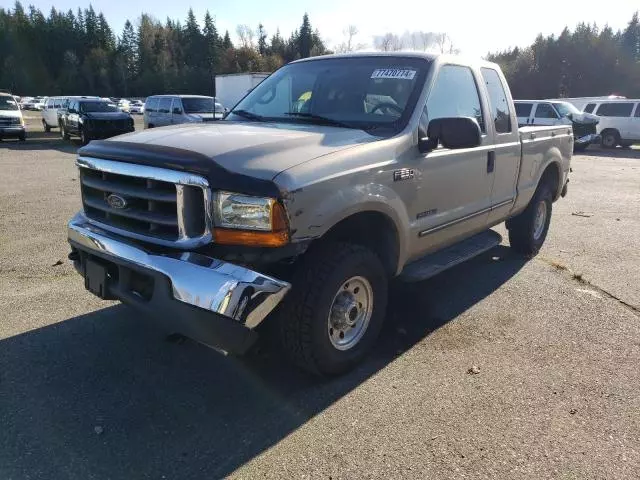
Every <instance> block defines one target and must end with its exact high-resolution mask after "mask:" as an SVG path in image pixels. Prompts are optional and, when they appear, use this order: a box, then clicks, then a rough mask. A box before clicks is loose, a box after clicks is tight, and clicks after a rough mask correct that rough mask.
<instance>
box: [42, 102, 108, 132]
mask: <svg viewBox="0 0 640 480" xmlns="http://www.w3.org/2000/svg"><path fill="white" fill-rule="evenodd" d="M72 98H85V99H90V100H98V99H100V97H95V96H87V95H75V96H65V97H47V99H46V101H45V103H44V109H43V110H42V126H43V127H44V130H45V132H50V131H51V129H52V128H58V127H59V126H60V113H61V110H64V109H65V108H66V107H67V105H68V102H69V100H70V99H72Z"/></svg>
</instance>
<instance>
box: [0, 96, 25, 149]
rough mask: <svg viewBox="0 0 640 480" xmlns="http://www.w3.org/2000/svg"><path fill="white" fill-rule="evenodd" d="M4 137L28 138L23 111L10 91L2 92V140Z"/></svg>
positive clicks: (0, 135) (0, 116)
mask: <svg viewBox="0 0 640 480" xmlns="http://www.w3.org/2000/svg"><path fill="white" fill-rule="evenodd" d="M4 138H17V139H19V140H21V141H23V142H24V141H25V140H26V139H27V134H26V130H25V128H24V119H23V118H22V111H21V110H20V107H19V106H18V103H17V102H16V101H15V99H14V98H13V96H12V95H10V94H8V93H0V141H2V139H4Z"/></svg>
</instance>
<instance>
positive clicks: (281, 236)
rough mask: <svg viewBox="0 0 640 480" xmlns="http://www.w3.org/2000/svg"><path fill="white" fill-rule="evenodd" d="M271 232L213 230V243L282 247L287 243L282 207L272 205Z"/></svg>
mask: <svg viewBox="0 0 640 480" xmlns="http://www.w3.org/2000/svg"><path fill="white" fill-rule="evenodd" d="M271 228H272V229H273V230H272V231H271V232H262V231H255V230H236V229H234V228H215V229H214V231H213V238H214V240H213V241H214V242H215V243H217V244H219V245H246V246H248V247H282V246H284V245H286V244H287V243H289V233H288V228H287V216H286V214H285V212H284V207H283V206H282V205H280V204H279V203H274V204H273V207H272V209H271Z"/></svg>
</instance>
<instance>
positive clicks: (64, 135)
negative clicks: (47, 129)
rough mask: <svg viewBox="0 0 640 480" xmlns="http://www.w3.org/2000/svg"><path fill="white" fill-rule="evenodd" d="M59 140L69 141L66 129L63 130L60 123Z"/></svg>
mask: <svg viewBox="0 0 640 480" xmlns="http://www.w3.org/2000/svg"><path fill="white" fill-rule="evenodd" d="M60 138H62V140H69V138H71V137H69V134H68V133H67V130H66V128H64V123H62V122H60Z"/></svg>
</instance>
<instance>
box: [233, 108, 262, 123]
mask: <svg viewBox="0 0 640 480" xmlns="http://www.w3.org/2000/svg"><path fill="white" fill-rule="evenodd" d="M230 113H233V114H235V115H238V116H239V117H243V118H247V119H249V120H254V121H256V122H264V117H261V116H260V115H256V114H255V113H251V112H248V111H247V110H232V111H231V112H230Z"/></svg>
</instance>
